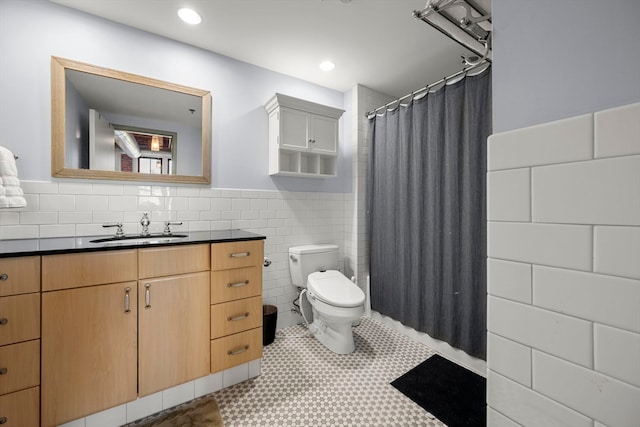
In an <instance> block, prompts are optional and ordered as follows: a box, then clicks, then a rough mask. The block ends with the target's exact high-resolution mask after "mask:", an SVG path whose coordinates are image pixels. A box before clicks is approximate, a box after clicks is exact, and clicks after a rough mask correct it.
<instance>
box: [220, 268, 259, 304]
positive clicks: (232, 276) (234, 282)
mask: <svg viewBox="0 0 640 427" xmlns="http://www.w3.org/2000/svg"><path fill="white" fill-rule="evenodd" d="M260 294H262V267H245V268H234V269H231V270H220V271H212V272H211V304H218V303H221V302H226V301H233V300H237V299H242V298H248V297H253V296H256V295H260Z"/></svg>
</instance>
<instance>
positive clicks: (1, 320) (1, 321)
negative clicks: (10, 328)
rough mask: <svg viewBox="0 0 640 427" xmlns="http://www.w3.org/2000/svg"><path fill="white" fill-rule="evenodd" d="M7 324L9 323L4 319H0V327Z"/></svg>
mask: <svg viewBox="0 0 640 427" xmlns="http://www.w3.org/2000/svg"><path fill="white" fill-rule="evenodd" d="M7 323H9V320H7V318H6V317H3V318H2V319H0V325H6V324H7Z"/></svg>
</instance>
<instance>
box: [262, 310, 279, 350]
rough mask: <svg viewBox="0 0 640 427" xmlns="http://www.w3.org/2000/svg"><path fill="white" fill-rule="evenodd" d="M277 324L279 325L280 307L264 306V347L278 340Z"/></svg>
mask: <svg viewBox="0 0 640 427" xmlns="http://www.w3.org/2000/svg"><path fill="white" fill-rule="evenodd" d="M276 323H278V307H276V306H275V305H263V306H262V345H263V346H264V345H269V344H271V343H272V342H273V340H274V339H275V338H276Z"/></svg>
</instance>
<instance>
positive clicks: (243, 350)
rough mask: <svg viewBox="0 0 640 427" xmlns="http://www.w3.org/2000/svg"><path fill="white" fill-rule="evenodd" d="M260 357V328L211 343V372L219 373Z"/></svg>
mask: <svg viewBox="0 0 640 427" xmlns="http://www.w3.org/2000/svg"><path fill="white" fill-rule="evenodd" d="M261 357H262V328H256V329H251V330H249V331H246V332H240V333H239V334H234V335H229V336H227V337H223V338H218V339H216V340H213V341H211V372H212V373H213V372H219V371H222V370H225V369H228V368H231V367H233V366H236V365H240V364H242V363H247V362H249V361H251V360H255V359H259V358H261Z"/></svg>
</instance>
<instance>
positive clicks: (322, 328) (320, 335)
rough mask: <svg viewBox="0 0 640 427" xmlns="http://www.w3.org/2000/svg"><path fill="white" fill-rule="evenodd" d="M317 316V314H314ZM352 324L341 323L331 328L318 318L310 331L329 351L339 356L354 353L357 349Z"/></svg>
mask: <svg viewBox="0 0 640 427" xmlns="http://www.w3.org/2000/svg"><path fill="white" fill-rule="evenodd" d="M314 314H315V313H314ZM351 323H352V322H341V323H339V324H332V325H331V326H329V325H328V324H327V323H326V322H324V321H323V320H322V319H318V318H316V319H315V320H314V321H313V323H312V324H311V325H309V330H310V331H311V333H312V334H313V336H315V337H316V339H317V340H318V341H320V343H321V344H322V345H324V346H325V347H327V348H328V349H329V350H331V351H333V352H334V353H337V354H349V353H353V351H354V350H355V349H356V346H355V343H354V342H353V331H352V330H351Z"/></svg>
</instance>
